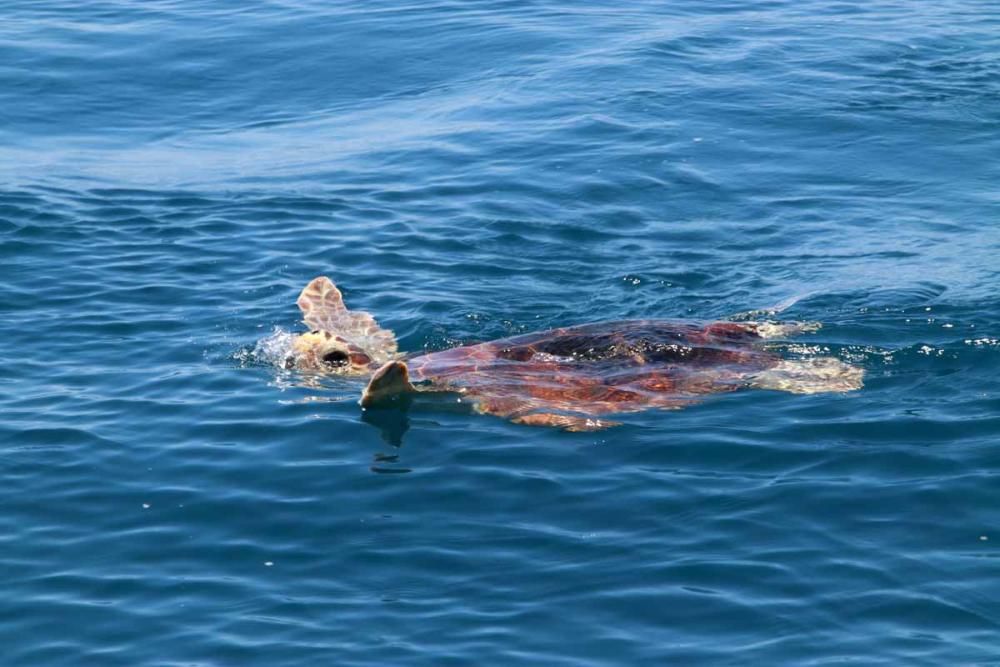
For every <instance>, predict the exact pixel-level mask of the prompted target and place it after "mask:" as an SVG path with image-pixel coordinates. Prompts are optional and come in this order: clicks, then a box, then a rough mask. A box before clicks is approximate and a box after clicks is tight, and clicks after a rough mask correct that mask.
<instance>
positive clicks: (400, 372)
mask: <svg viewBox="0 0 1000 667" xmlns="http://www.w3.org/2000/svg"><path fill="white" fill-rule="evenodd" d="M416 391H417V389H416V387H414V386H413V385H412V384H411V383H410V371H409V369H408V368H407V367H406V364H405V363H404V362H402V361H390V362H389V363H387V364H385V365H384V366H382V368H380V369H378V370H377V371H375V375H373V376H372V379H371V380H369V381H368V386H367V387H365V391H364V393H363V394H361V401H360V403H361V407H363V408H367V407H368V406H370V405H373V404H376V403H380V402H382V401H386V400H389V399H392V398H394V397H396V396H401V395H406V394H412V393H414V392H416Z"/></svg>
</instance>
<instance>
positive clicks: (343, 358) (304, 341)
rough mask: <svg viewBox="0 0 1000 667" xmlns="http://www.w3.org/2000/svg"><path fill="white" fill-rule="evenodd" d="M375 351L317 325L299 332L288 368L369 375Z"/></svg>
mask: <svg viewBox="0 0 1000 667" xmlns="http://www.w3.org/2000/svg"><path fill="white" fill-rule="evenodd" d="M372 363H373V360H372V355H370V354H369V353H368V352H366V351H365V350H364V349H363V348H361V347H360V346H359V345H356V344H355V343H352V342H351V341H350V340H348V339H347V338H344V337H343V336H339V335H337V334H334V333H331V332H329V331H321V330H319V329H315V330H313V331H310V332H309V333H304V334H302V335H301V336H298V337H297V338H296V339H295V340H294V341H293V342H292V348H291V350H290V351H289V354H288V356H287V357H286V358H285V368H298V369H301V370H312V371H321V372H324V373H337V374H338V375H351V376H367V375H371V372H372V370H373V369H372Z"/></svg>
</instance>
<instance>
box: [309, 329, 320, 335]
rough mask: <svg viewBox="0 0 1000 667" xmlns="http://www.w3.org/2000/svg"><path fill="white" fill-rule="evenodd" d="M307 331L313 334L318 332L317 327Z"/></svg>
mask: <svg viewBox="0 0 1000 667" xmlns="http://www.w3.org/2000/svg"><path fill="white" fill-rule="evenodd" d="M309 333H311V334H313V335H315V334H318V333H319V329H313V330H312V331H310V332H309Z"/></svg>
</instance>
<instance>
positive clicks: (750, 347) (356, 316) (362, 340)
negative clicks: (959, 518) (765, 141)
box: [285, 277, 863, 431]
mask: <svg viewBox="0 0 1000 667" xmlns="http://www.w3.org/2000/svg"><path fill="white" fill-rule="evenodd" d="M297 303H298V306H299V308H300V309H301V310H302V314H303V319H304V321H305V323H306V325H308V326H309V328H310V331H309V333H305V334H302V335H300V336H298V337H297V338H296V339H295V340H294V342H293V343H292V347H291V350H290V352H289V354H288V356H287V357H286V360H285V366H286V368H299V369H303V370H311V371H320V372H330V373H336V374H340V375H346V376H354V377H367V378H369V381H368V385H367V387H366V388H365V390H364V393H363V394H362V397H361V401H360V402H361V405H362V406H363V407H369V406H373V405H378V404H380V403H382V402H384V401H389V400H392V399H393V398H396V397H400V396H407V395H410V394H412V393H413V392H427V391H429V392H455V393H458V394H460V397H459V400H460V401H462V402H468V403H470V404H471V405H472V407H473V408H474V409H475V410H477V411H478V412H481V413H486V414H491V415H496V416H498V417H504V418H507V419H509V420H511V421H513V422H515V423H518V424H532V425H539V426H555V427H559V428H563V429H565V430H569V431H594V430H599V429H603V428H607V427H609V426H615V425H617V424H619V422H614V421H609V420H608V419H606V418H605V417H604V415H607V414H613V413H625V412H638V411H640V410H647V409H651V408H660V409H676V408H681V407H684V406H686V405H690V404H691V403H693V402H694V401H696V400H697V399H698V397H700V396H703V395H705V394H712V393H718V392H728V391H735V390H737V389H742V388H746V387H756V388H759V389H779V390H782V391H789V392H792V393H797V394H812V393H819V392H844V391H852V390H855V389H859V388H860V387H861V384H862V375H863V371H862V369H860V368H857V367H855V366H851V365H848V364H846V363H844V362H842V361H840V360H839V359H835V358H832V357H811V358H805V359H785V358H783V357H781V356H780V355H778V354H777V353H776V352H774V351H772V350H769V349H767V348H766V347H765V346H764V345H763V342H764V341H766V340H769V339H775V338H779V339H780V338H786V337H789V336H792V335H795V334H798V333H802V332H807V331H815V330H816V329H818V328H819V326H820V325H819V324H816V323H808V322H789V323H776V322H769V321H761V322H749V321H748V322H736V321H707V322H706V321H691V320H626V321H618V322H602V323H597V324H583V325H579V326H572V327H565V328H559V329H552V330H549V331H543V332H539V333H531V334H525V335H520V336H514V337H511V338H504V339H501V340H495V341H490V342H486V343H479V344H476V345H466V346H464V347H457V348H453V349H449V350H443V351H440V352H430V353H427V354H414V355H402V354H400V353H399V352H398V349H397V345H396V338H395V336H394V335H393V334H392V332H391V331H388V330H386V329H383V328H381V327H380V326H379V325H378V323H377V322H376V321H375V318H373V317H372V316H371V315H370V314H369V313H366V312H359V311H352V310H348V309H347V307H346V306H345V305H344V300H343V297H342V296H341V293H340V290H338V289H337V288H336V286H335V285H334V284H333V282H331V281H330V279H329V278H326V277H319V278H316V279H315V280H313V281H312V282H310V283H309V284H308V285H307V286H306V287H305V289H303V290H302V293H301V294H300V295H299V298H298V302H297Z"/></svg>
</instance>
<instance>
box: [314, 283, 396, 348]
mask: <svg viewBox="0 0 1000 667" xmlns="http://www.w3.org/2000/svg"><path fill="white" fill-rule="evenodd" d="M296 303H297V304H298V306H299V310H301V311H302V321H303V322H305V324H306V326H308V327H309V328H310V329H313V330H319V331H329V332H330V333H331V334H336V335H339V336H342V337H343V338H345V339H347V340H349V341H350V342H352V343H354V344H355V345H356V346H357V347H359V348H361V349H362V350H364V351H365V352H366V353H367V354H368V355H369V356H370V357H371V358H372V359H373V360H376V362H377V361H382V360H388V359H392V358H393V357H394V356H396V354H397V350H398V347H397V345H396V336H395V335H393V333H392V332H391V331H389V330H388V329H383V328H382V327H380V326H379V324H378V322H376V321H375V318H374V317H372V316H371V314H370V313H366V312H364V311H361V310H348V308H347V306H345V305H344V297H343V296H342V295H341V293H340V290H339V289H337V286H336V285H334V284H333V281H331V280H330V279H329V278H327V277H326V276H320V277H319V278H315V279H313V280H312V281H311V282H310V283H309V284H308V285H306V286H305V288H304V289H303V290H302V293H301V294H299V298H298V301H296Z"/></svg>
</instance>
